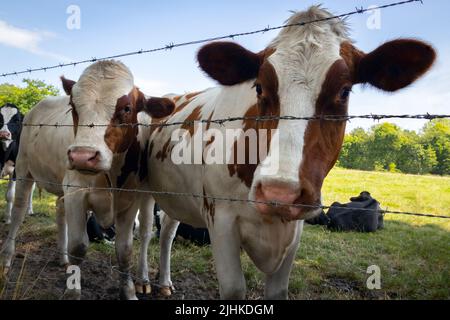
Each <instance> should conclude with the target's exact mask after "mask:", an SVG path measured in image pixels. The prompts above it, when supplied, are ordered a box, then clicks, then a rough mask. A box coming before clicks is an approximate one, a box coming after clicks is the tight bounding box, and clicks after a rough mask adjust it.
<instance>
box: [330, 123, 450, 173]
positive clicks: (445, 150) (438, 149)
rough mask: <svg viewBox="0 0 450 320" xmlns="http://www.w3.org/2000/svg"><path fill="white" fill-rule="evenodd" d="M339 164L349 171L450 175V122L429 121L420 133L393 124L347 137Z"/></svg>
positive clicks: (355, 131) (353, 133) (361, 130)
mask: <svg viewBox="0 0 450 320" xmlns="http://www.w3.org/2000/svg"><path fill="white" fill-rule="evenodd" d="M338 165H339V166H341V167H343V168H347V169H357V170H366V171H374V170H375V171H390V172H403V173H411V174H437V175H449V174H450V119H439V120H433V121H430V122H428V123H427V124H425V125H424V127H423V128H422V130H420V131H419V132H418V133H417V132H415V131H409V130H404V129H402V128H400V127H399V126H397V125H395V124H392V123H383V124H379V125H376V126H373V127H372V128H370V129H369V130H364V129H362V128H358V129H355V130H353V131H352V132H351V133H349V134H347V135H346V136H345V140H344V145H343V147H342V151H341V155H340V158H339V161H338Z"/></svg>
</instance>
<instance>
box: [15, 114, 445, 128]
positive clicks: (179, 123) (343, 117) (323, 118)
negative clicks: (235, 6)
mask: <svg viewBox="0 0 450 320" xmlns="http://www.w3.org/2000/svg"><path fill="white" fill-rule="evenodd" d="M449 118H450V114H429V113H427V114H416V115H409V114H405V115H388V114H368V115H319V116H313V117H295V116H256V117H229V118H224V119H212V120H210V119H201V120H185V121H177V122H161V123H134V124H129V123H124V124H94V123H91V124H84V125H83V124H78V125H77V127H87V128H94V127H109V126H112V127H172V126H183V125H191V126H192V125H194V124H195V123H202V124H211V123H214V124H219V125H223V124H224V123H227V122H236V121H257V122H262V121H274V120H287V121H310V120H311V121H337V122H339V121H350V120H354V119H365V120H373V121H380V120H383V119H417V120H429V121H431V120H436V119H449ZM8 126H23V127H39V128H42V127H55V128H66V127H73V126H74V125H73V124H59V123H53V124H50V123H20V122H19V123H10V124H8Z"/></svg>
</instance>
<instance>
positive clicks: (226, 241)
mask: <svg viewBox="0 0 450 320" xmlns="http://www.w3.org/2000/svg"><path fill="white" fill-rule="evenodd" d="M330 17H331V14H330V13H328V12H327V11H325V10H323V9H321V8H320V7H312V8H311V9H309V10H308V11H306V12H299V13H295V14H294V15H293V16H292V17H291V18H290V19H289V20H288V21H287V24H298V23H301V22H307V21H311V20H318V19H320V20H323V22H321V23H314V24H311V25H306V26H293V27H289V28H286V29H284V30H282V31H281V32H280V34H279V35H278V36H277V37H276V38H275V39H274V40H273V41H272V42H271V44H270V45H269V46H268V47H267V48H266V49H265V50H263V51H261V52H259V53H253V52H250V51H248V50H246V49H244V48H242V47H241V46H239V45H237V44H235V43H228V42H216V43H212V44H209V45H206V46H205V47H203V48H202V49H201V50H200V51H199V53H198V60H199V63H200V67H201V68H202V69H203V70H204V71H205V72H206V73H207V74H208V75H209V76H211V77H212V78H213V79H215V80H217V81H218V82H219V83H220V84H221V85H222V86H219V87H217V88H212V89H208V90H206V91H203V92H200V93H195V94H188V95H184V96H170V97H171V98H172V99H173V100H174V102H176V108H175V112H174V114H173V115H171V117H170V118H169V119H167V120H166V121H165V123H166V124H170V123H178V122H185V124H183V125H181V127H180V126H176V125H173V126H165V127H161V128H158V129H155V130H154V131H153V132H152V135H151V139H150V147H149V153H148V158H149V170H151V172H152V178H151V180H150V181H149V183H150V187H151V189H152V190H156V191H163V192H164V191H167V192H181V193H188V194H194V195H196V196H194V197H184V196H182V197H174V196H170V195H164V194H158V195H155V198H156V201H157V203H158V204H159V205H160V207H161V209H162V210H163V211H164V212H166V213H167V215H166V216H165V219H167V220H169V221H166V223H165V225H166V227H164V226H163V228H162V230H161V246H162V248H161V271H160V284H161V285H162V286H163V287H170V286H171V285H172V283H171V279H170V257H169V251H170V246H171V241H172V239H173V236H174V235H175V231H176V227H177V224H178V223H177V221H182V222H185V223H187V224H191V225H193V226H196V227H207V228H208V230H209V233H210V237H211V243H212V250H213V256H214V260H215V265H216V270H217V276H218V280H219V284H220V286H219V287H220V294H221V297H222V298H227V299H230V298H240V299H241V298H244V297H245V286H246V285H245V279H244V276H243V272H242V269H241V264H240V249H241V248H243V249H244V250H245V251H246V252H247V254H248V255H249V256H250V258H251V259H252V260H253V262H254V263H255V265H256V266H257V267H258V268H259V269H260V270H261V271H262V272H264V273H265V274H266V289H265V297H266V298H269V299H280V298H282V299H284V298H287V294H288V281H289V274H290V270H291V266H292V263H293V261H294V257H295V254H296V251H297V248H298V246H299V239H300V235H301V233H302V229H303V220H305V219H310V218H313V217H314V216H316V215H317V214H318V213H320V212H321V210H320V208H319V207H320V205H321V187H322V183H323V180H324V179H325V177H326V176H327V174H328V172H329V171H330V170H331V168H332V167H333V166H334V164H335V162H336V160H337V158H338V155H339V151H340V148H341V146H342V141H343V137H344V133H345V121H327V120H301V121H300V120H296V121H292V120H283V119H280V120H278V119H273V120H269V121H255V120H252V117H280V116H281V117H283V116H294V117H317V116H321V115H334V116H346V115H347V108H348V98H349V94H350V91H351V88H352V86H353V85H355V84H358V83H367V84H371V85H373V86H375V87H377V88H380V89H382V90H385V91H396V90H398V89H401V88H403V87H405V86H407V85H409V84H410V83H412V82H413V81H414V80H416V79H417V78H419V77H420V76H421V75H422V74H424V73H425V72H426V71H427V70H428V69H429V68H430V66H431V65H432V63H433V61H434V59H435V52H434V50H433V49H432V48H431V46H429V45H427V44H425V43H422V42H419V41H416V40H396V41H393V42H388V43H386V44H384V45H383V46H381V47H379V48H378V49H377V50H375V51H373V52H372V53H370V54H365V53H363V52H361V51H359V50H358V49H356V48H355V47H354V46H353V44H352V43H351V41H350V40H349V38H348V36H347V27H346V25H345V24H344V22H342V21H340V20H338V19H333V20H330V19H329V18H330ZM234 117H244V118H246V119H244V120H238V121H230V122H225V123H224V124H223V125H219V124H215V123H214V122H210V121H211V120H214V119H228V118H234ZM192 121H203V122H204V123H203V126H202V127H199V126H193V125H192V124H191V123H192ZM197 124H198V122H197ZM180 129H181V130H180ZM200 130H203V131H204V132H205V131H206V132H208V133H206V134H204V133H200V134H198V135H197V133H199V132H200ZM226 130H234V132H235V131H236V130H237V131H238V132H239V130H241V133H240V134H238V135H237V136H236V138H234V140H232V141H231V142H229V141H228V139H226V138H225V137H227V133H226ZM252 132H253V136H256V141H257V143H258V144H257V145H258V146H257V147H256V148H252V147H251V146H250V144H245V143H244V148H243V149H241V150H242V151H243V153H244V155H243V156H242V157H243V158H241V160H242V159H243V160H244V161H243V162H242V161H239V153H238V150H239V146H240V144H239V143H242V142H245V141H246V139H247V140H248V141H250V139H251V138H250V137H251V135H252ZM264 133H265V136H264ZM179 137H182V138H181V139H180V138H179ZM264 138H265V139H264ZM197 139H200V140H197ZM225 140H227V141H225ZM197 141H200V145H201V146H202V148H201V150H197V149H196V148H195V145H199V144H198V143H197V144H196V142H197ZM261 141H262V144H261ZM264 145H267V146H268V150H267V152H266V154H264V153H263V154H261V153H259V151H260V149H261V148H262V147H263V146H264ZM190 146H193V149H189V147H190ZM212 149H215V150H216V151H215V153H217V152H219V153H220V152H222V153H223V155H224V156H223V157H222V158H221V161H217V159H218V158H217V157H212V154H213V151H212ZM186 150H187V151H186ZM227 151H230V153H229V155H230V156H227ZM186 152H187V153H188V155H187V156H185V154H186ZM255 153H256V155H255ZM180 154H183V155H182V156H181V155H180ZM219 158H220V157H219ZM180 159H183V161H181V162H180ZM213 159H215V160H216V162H215V161H211V160H213ZM251 159H253V160H251ZM255 159H256V160H255ZM196 160H197V161H196ZM198 160H200V161H199V162H198ZM168 176H170V179H168V178H167V177H168ZM214 198H221V200H214ZM223 198H230V199H235V200H236V199H237V200H244V201H245V200H248V201H250V203H243V202H241V201H232V200H231V201H227V200H223Z"/></svg>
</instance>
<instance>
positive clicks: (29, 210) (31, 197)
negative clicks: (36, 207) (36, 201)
mask: <svg viewBox="0 0 450 320" xmlns="http://www.w3.org/2000/svg"><path fill="white" fill-rule="evenodd" d="M35 189H36V184H35V183H33V187H32V188H31V193H30V198H29V199H28V209H27V214H28V215H29V216H32V215H33V214H34V212H33V194H34V190H35Z"/></svg>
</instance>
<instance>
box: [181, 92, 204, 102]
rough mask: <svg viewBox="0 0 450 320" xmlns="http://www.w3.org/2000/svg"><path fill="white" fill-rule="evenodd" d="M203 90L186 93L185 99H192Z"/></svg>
mask: <svg viewBox="0 0 450 320" xmlns="http://www.w3.org/2000/svg"><path fill="white" fill-rule="evenodd" d="M202 93H203V91H197V92H192V93H188V94H187V95H186V96H185V97H186V100H192V99H193V98H195V97H196V96H198V95H199V94H202Z"/></svg>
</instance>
